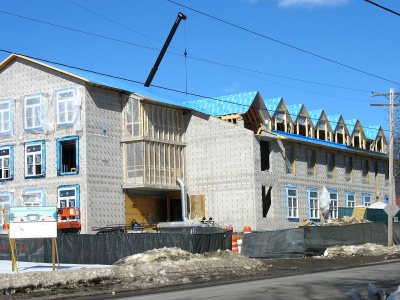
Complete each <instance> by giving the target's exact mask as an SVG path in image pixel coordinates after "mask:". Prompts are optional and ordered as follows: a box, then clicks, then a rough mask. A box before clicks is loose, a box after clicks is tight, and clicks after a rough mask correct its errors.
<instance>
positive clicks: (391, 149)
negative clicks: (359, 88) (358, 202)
mask: <svg viewBox="0 0 400 300" xmlns="http://www.w3.org/2000/svg"><path fill="white" fill-rule="evenodd" d="M395 95H396V98H397V97H398V96H399V95H400V93H395V92H394V88H391V89H390V92H389V94H375V93H374V94H372V97H382V96H383V97H386V98H388V96H389V104H371V106H389V107H390V110H389V115H390V117H389V203H388V206H389V207H388V210H387V213H388V246H389V247H390V246H393V208H394V203H395V201H396V199H395V193H394V172H393V170H394V164H393V163H394V106H400V105H399V104H396V105H395V104H394V100H395Z"/></svg>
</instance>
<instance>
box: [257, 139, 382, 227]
mask: <svg viewBox="0 0 400 300" xmlns="http://www.w3.org/2000/svg"><path fill="white" fill-rule="evenodd" d="M284 145H285V142H280V141H279V142H278V141H276V140H275V141H272V142H271V153H270V163H271V168H270V170H269V171H265V172H261V171H260V167H259V166H260V164H259V157H260V153H259V147H255V150H256V153H255V157H256V160H258V161H257V163H256V164H258V169H257V170H258V174H257V179H256V182H257V185H258V186H257V188H256V197H255V203H256V208H257V212H256V220H257V221H256V223H257V226H256V228H257V229H259V230H261V229H268V230H270V229H281V228H288V227H296V226H298V225H299V223H298V222H289V221H288V220H287V218H286V195H285V187H286V186H288V185H289V186H296V187H297V194H298V201H299V221H300V222H301V221H303V220H307V219H308V203H307V200H308V199H307V189H309V188H317V189H318V190H319V193H321V191H322V188H323V187H324V186H325V187H326V188H327V189H328V190H336V191H337V193H338V205H339V206H345V205H346V192H354V193H355V201H356V205H362V194H363V193H370V194H371V201H372V202H376V201H377V200H379V201H383V200H384V196H385V195H387V194H388V185H387V181H385V175H384V168H383V166H384V164H385V163H386V164H387V160H384V159H379V158H377V159H375V158H367V157H361V156H357V155H353V154H348V153H346V154H345V153H343V152H337V151H332V150H328V149H324V148H320V147H313V146H308V145H302V144H296V145H295V152H296V156H295V157H296V163H295V164H296V173H295V175H292V174H286V171H285V157H284V148H283V146H284ZM306 149H314V150H315V151H316V175H315V176H308V175H307V160H306V154H305V153H306ZM257 150H258V152H257ZM327 152H331V153H332V152H333V153H335V156H336V179H328V177H327V168H326V153H327ZM345 155H350V156H351V157H353V173H354V175H353V178H354V180H353V181H346V180H345V166H344V156H345ZM366 158H367V159H368V160H369V177H370V183H369V184H368V183H363V178H362V173H361V159H366ZM375 160H378V162H379V164H378V165H379V166H380V167H379V174H378V181H379V187H380V188H379V190H377V189H375V179H374V176H375V175H374V170H373V166H374V161H375ZM262 185H265V186H266V187H269V186H272V203H271V208H270V210H269V212H268V214H267V217H265V218H264V217H263V215H262V202H261V186H262Z"/></svg>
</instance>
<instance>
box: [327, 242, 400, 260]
mask: <svg viewBox="0 0 400 300" xmlns="http://www.w3.org/2000/svg"><path fill="white" fill-rule="evenodd" d="M397 255H400V245H395V246H392V247H386V246H382V245H377V244H371V243H367V244H364V245H359V246H334V247H330V248H328V249H326V250H325V253H324V257H328V258H335V257H351V256H397Z"/></svg>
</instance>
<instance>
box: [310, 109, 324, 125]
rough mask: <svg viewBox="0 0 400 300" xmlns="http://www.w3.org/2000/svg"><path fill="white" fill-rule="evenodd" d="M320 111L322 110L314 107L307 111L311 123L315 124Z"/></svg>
mask: <svg viewBox="0 0 400 300" xmlns="http://www.w3.org/2000/svg"><path fill="white" fill-rule="evenodd" d="M322 112H323V110H322V109H314V110H309V111H308V115H309V116H310V119H311V122H312V123H313V125H314V126H317V123H318V121H319V118H320V117H321V114H322Z"/></svg>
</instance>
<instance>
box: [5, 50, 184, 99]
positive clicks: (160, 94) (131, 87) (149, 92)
mask: <svg viewBox="0 0 400 300" xmlns="http://www.w3.org/2000/svg"><path fill="white" fill-rule="evenodd" d="M18 58H20V59H23V60H27V61H30V62H33V63H35V64H38V65H41V66H43V67H46V68H49V69H52V70H54V71H57V72H60V73H63V74H66V75H69V76H72V77H74V78H77V79H80V80H82V81H84V82H86V83H88V84H92V85H97V86H101V87H106V88H111V89H116V90H121V91H126V92H129V93H133V94H138V95H141V96H143V97H146V98H150V99H152V100H156V101H159V102H162V103H166V104H171V105H176V106H183V105H182V103H181V102H182V100H183V98H182V97H179V96H178V95H177V94H176V93H174V94H173V93H171V92H168V91H163V90H160V89H157V88H154V87H148V88H147V87H144V86H143V85H142V84H140V83H134V82H132V81H129V80H124V79H122V78H112V77H109V76H105V75H101V74H96V73H93V72H89V71H85V70H79V69H75V68H71V67H68V66H64V65H58V64H54V63H49V62H45V61H41V60H37V59H32V58H29V57H26V56H22V55H18V54H11V55H9V56H8V57H7V58H6V59H5V60H3V61H2V62H1V63H0V70H2V69H4V68H5V67H7V65H8V64H9V63H11V62H12V61H14V60H15V59H18Z"/></svg>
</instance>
